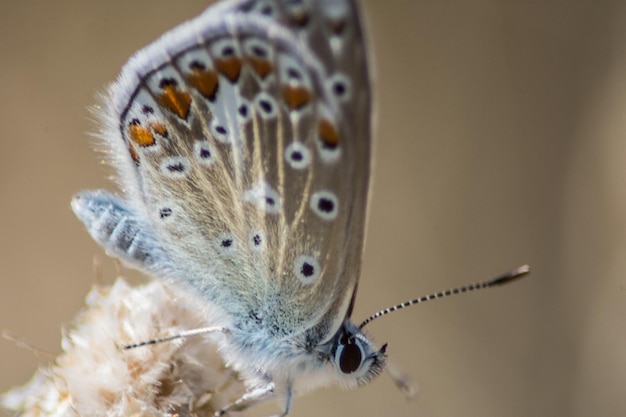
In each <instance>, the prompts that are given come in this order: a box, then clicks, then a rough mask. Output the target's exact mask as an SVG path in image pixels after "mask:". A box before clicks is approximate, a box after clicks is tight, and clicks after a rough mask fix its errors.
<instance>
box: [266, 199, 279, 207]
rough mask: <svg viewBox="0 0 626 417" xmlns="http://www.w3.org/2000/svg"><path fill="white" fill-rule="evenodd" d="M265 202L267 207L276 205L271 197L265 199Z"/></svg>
mask: <svg viewBox="0 0 626 417" xmlns="http://www.w3.org/2000/svg"><path fill="white" fill-rule="evenodd" d="M265 202H266V203H267V205H269V206H273V205H274V204H276V200H274V199H273V198H272V197H265Z"/></svg>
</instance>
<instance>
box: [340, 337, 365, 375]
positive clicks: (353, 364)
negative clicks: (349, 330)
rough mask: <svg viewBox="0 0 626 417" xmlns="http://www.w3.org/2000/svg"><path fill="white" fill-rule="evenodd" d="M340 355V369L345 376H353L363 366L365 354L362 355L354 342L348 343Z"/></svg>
mask: <svg viewBox="0 0 626 417" xmlns="http://www.w3.org/2000/svg"><path fill="white" fill-rule="evenodd" d="M339 355H340V356H339V369H341V372H343V373H344V374H351V373H353V372H355V371H356V370H357V369H359V367H360V366H361V359H363V354H362V353H361V348H359V347H358V346H357V345H356V344H355V343H354V342H352V343H350V342H348V344H346V345H344V347H343V349H342V350H341V353H340V354H339Z"/></svg>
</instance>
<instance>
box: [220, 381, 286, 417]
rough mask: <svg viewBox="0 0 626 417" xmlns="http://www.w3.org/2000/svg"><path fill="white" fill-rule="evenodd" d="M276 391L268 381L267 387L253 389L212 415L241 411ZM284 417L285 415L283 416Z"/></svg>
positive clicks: (273, 385)
mask: <svg viewBox="0 0 626 417" xmlns="http://www.w3.org/2000/svg"><path fill="white" fill-rule="evenodd" d="M275 391H276V385H275V384H274V383H273V382H271V381H268V383H267V385H265V386H262V387H259V388H256V389H253V390H252V391H250V392H247V393H245V394H244V395H242V396H241V398H239V399H238V400H237V401H235V402H232V403H230V404H228V405H226V406H224V407H222V409H221V410H219V411H218V412H216V413H215V414H214V417H220V416H223V415H224V414H226V413H227V412H228V411H230V410H242V409H246V408H248V407H250V406H251V405H253V404H254V403H256V402H257V401H259V400H263V399H266V398H267V397H269V396H271V395H273V394H274V392H275ZM284 415H286V414H284Z"/></svg>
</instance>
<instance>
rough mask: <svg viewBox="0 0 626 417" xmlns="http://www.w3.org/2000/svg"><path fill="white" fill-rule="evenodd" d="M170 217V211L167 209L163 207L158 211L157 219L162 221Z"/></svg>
mask: <svg viewBox="0 0 626 417" xmlns="http://www.w3.org/2000/svg"><path fill="white" fill-rule="evenodd" d="M171 215H172V209H171V208H169V207H163V208H162V209H161V210H159V217H160V218H162V219H164V218H166V217H170V216H171Z"/></svg>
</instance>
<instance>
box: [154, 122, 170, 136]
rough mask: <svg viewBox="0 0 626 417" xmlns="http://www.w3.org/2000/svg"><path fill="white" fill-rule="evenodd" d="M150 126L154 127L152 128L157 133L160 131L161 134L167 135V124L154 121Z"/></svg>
mask: <svg viewBox="0 0 626 417" xmlns="http://www.w3.org/2000/svg"><path fill="white" fill-rule="evenodd" d="M150 127H151V128H152V130H153V131H154V132H155V133H158V134H159V135H161V136H163V137H164V138H166V137H167V126H165V125H164V124H163V123H159V122H152V123H150Z"/></svg>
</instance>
